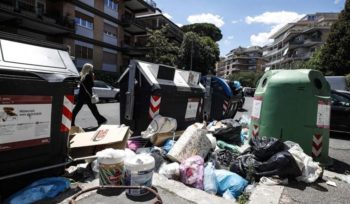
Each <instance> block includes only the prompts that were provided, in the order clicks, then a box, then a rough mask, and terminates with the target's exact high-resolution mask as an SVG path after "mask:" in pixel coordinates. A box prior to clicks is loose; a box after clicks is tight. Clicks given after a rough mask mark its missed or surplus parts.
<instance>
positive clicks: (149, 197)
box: [126, 187, 158, 202]
mask: <svg viewBox="0 0 350 204" xmlns="http://www.w3.org/2000/svg"><path fill="white" fill-rule="evenodd" d="M152 189H153V190H154V191H156V192H158V190H157V188H156V187H152ZM126 197H127V198H129V199H130V200H132V201H135V202H146V201H150V200H153V199H154V198H155V197H156V195H154V194H153V193H147V194H146V195H143V196H131V195H128V194H126Z"/></svg>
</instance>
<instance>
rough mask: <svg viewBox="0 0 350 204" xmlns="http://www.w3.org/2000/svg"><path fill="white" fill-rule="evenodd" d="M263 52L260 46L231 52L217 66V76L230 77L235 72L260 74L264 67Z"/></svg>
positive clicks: (241, 48)
mask: <svg viewBox="0 0 350 204" xmlns="http://www.w3.org/2000/svg"><path fill="white" fill-rule="evenodd" d="M262 53H263V50H262V48H261V47H259V46H252V47H248V48H243V47H238V48H236V49H233V50H231V51H230V52H229V53H228V54H227V55H226V57H225V58H222V59H220V62H219V63H218V64H217V70H216V75H217V76H221V77H224V78H226V77H228V76H229V75H230V74H233V73H235V72H260V71H261V70H262V67H263V66H264V63H265V61H264V59H263V58H262Z"/></svg>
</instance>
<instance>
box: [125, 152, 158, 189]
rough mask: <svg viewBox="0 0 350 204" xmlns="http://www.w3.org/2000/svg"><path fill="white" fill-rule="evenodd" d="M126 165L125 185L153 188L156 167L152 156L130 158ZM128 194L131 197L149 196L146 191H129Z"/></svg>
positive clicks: (143, 155) (142, 155) (126, 160)
mask: <svg viewBox="0 0 350 204" xmlns="http://www.w3.org/2000/svg"><path fill="white" fill-rule="evenodd" d="M124 165H125V174H124V179H125V185H127V186H147V187H152V177H153V169H154V166H155V161H154V158H153V157H152V156H149V155H146V154H138V155H135V156H132V157H128V158H126V159H125V161H124ZM126 193H127V194H128V195H131V196H141V195H144V194H147V193H148V191H147V190H145V189H128V190H127V191H126Z"/></svg>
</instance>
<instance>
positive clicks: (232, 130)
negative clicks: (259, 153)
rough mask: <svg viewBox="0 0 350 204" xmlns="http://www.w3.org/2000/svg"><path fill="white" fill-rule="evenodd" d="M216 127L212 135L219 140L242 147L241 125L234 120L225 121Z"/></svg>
mask: <svg viewBox="0 0 350 204" xmlns="http://www.w3.org/2000/svg"><path fill="white" fill-rule="evenodd" d="M215 127H216V128H215V130H214V131H213V132H212V133H213V135H214V136H215V137H216V139H217V140H222V141H224V142H226V143H229V144H233V145H241V143H242V141H241V130H242V126H241V124H239V123H238V122H236V121H235V120H233V119H225V120H222V121H220V122H218V123H216V126H215Z"/></svg>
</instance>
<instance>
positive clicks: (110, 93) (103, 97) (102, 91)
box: [74, 80, 120, 102]
mask: <svg viewBox="0 0 350 204" xmlns="http://www.w3.org/2000/svg"><path fill="white" fill-rule="evenodd" d="M92 91H93V92H94V93H95V94H97V96H98V97H99V99H100V101H101V102H102V101H114V100H117V101H119V94H120V90H119V89H118V88H115V87H113V86H112V85H109V84H108V83H106V82H104V81H100V80H94V87H93V88H92ZM78 93H79V87H77V88H76V89H75V90H74V95H75V96H77V95H78Z"/></svg>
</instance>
